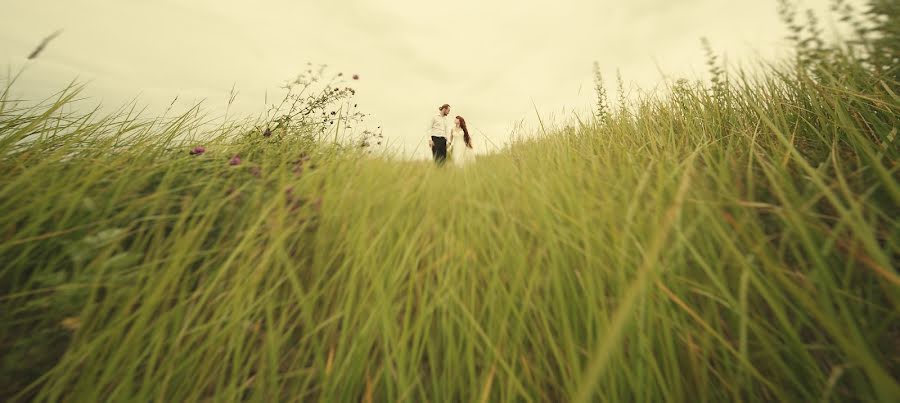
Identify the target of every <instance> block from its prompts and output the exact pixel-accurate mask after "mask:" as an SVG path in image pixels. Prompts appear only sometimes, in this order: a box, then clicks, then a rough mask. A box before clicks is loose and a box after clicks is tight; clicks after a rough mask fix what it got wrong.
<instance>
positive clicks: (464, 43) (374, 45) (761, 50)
mask: <svg viewBox="0 0 900 403" xmlns="http://www.w3.org/2000/svg"><path fill="white" fill-rule="evenodd" d="M828 3H829V2H828V0H805V1H803V2H802V3H801V4H802V6H803V7H809V8H813V9H815V10H820V11H821V12H822V13H823V14H821V15H823V16H824V15H826V14H825V11H824V10H826V9H827V6H828ZM0 9H2V10H3V13H2V14H0V66H2V67H6V68H7V69H8V71H13V72H15V71H17V70H18V69H20V68H23V67H24V69H25V70H24V73H23V74H22V76H21V78H20V79H19V81H18V82H17V84H16V86H15V88H14V91H15V92H16V94H18V95H19V96H20V97H23V98H26V99H38V98H41V97H44V96H47V95H49V94H51V93H53V92H55V91H58V90H60V89H61V88H62V87H63V86H64V85H65V84H66V83H68V82H70V81H71V80H73V79H78V80H79V81H81V82H86V83H88V86H87V89H86V90H85V93H84V95H86V96H88V97H90V99H91V100H93V101H95V102H102V104H103V105H104V106H105V107H115V106H119V105H121V104H123V103H125V102H128V101H130V100H133V99H135V97H137V99H138V103H139V104H141V105H144V106H147V107H148V113H153V112H154V111H161V110H162V109H163V108H164V107H166V106H168V105H169V104H170V103H171V101H172V100H173V99H174V98H175V97H176V96H178V99H179V101H178V104H177V106H179V107H183V108H187V107H189V106H192V105H193V104H194V103H196V102H198V101H201V100H203V102H204V105H205V107H206V109H207V110H211V111H213V112H216V111H224V109H225V107H226V105H227V104H228V100H229V94H230V91H231V89H232V87H234V88H236V89H237V90H238V91H239V95H238V98H237V100H236V102H235V103H234V104H233V105H232V106H231V109H230V112H231V113H233V114H234V113H237V114H246V115H253V114H258V113H259V112H261V111H263V110H264V108H265V105H266V100H267V99H268V101H269V103H272V102H274V99H275V98H277V96H278V95H283V93H282V92H280V91H281V90H279V89H278V87H279V86H280V85H281V84H282V83H283V82H285V81H286V80H290V79H293V78H294V77H295V76H296V75H297V74H298V73H300V72H302V71H304V70H306V68H307V63H308V62H312V63H315V64H328V65H329V70H330V71H332V72H344V73H345V74H347V75H352V74H359V76H360V80H359V81H357V82H353V86H354V87H355V88H356V89H357V95H356V99H355V100H354V102H356V103H358V104H359V108H360V109H361V110H362V111H364V112H366V113H369V114H370V116H369V117H368V118H367V121H366V125H368V127H370V128H374V127H376V126H381V127H382V128H383V132H384V134H385V137H387V138H388V140H389V142H390V143H391V144H393V145H394V146H395V147H399V148H400V149H403V150H405V151H404V152H405V155H408V156H412V157H417V158H418V157H427V156H428V155H429V151H427V144H426V140H425V139H426V136H425V133H426V127H427V126H428V123H429V121H430V117H431V116H432V115H434V114H436V113H437V108H438V106H440V105H441V104H443V103H449V104H451V105H452V110H451V115H452V116H455V115H462V116H464V117H465V118H466V120H467V121H468V123H469V128H470V131H471V132H472V135H473V138H474V141H475V147H476V150H477V151H478V152H489V151H491V150H493V149H495V148H496V146H502V145H503V144H504V143H505V142H506V141H508V140H509V138H510V136H511V134H512V133H513V132H514V129H515V128H516V127H521V126H522V125H524V126H525V127H526V128H533V127H534V124H535V123H534V122H536V116H537V114H540V115H541V116H542V117H544V118H545V119H551V120H553V119H558V120H561V121H562V120H565V119H566V117H568V116H571V115H572V113H586V112H585V111H588V110H589V108H590V106H591V105H592V104H593V103H594V99H595V98H594V92H593V63H594V62H595V61H596V62H598V63H599V66H600V70H601V73H602V74H603V75H604V76H605V78H606V84H607V88H608V89H609V91H610V93H611V95H612V96H615V90H614V89H615V81H614V80H615V76H616V72H617V71H620V72H621V74H622V77H623V79H624V81H625V83H626V93H628V95H629V96H633V95H634V94H636V93H637V90H636V89H637V88H642V89H644V90H650V89H652V88H654V87H655V86H658V85H659V84H660V83H661V82H662V80H664V79H673V78H678V77H687V78H702V77H703V75H704V74H705V71H706V67H705V65H704V62H705V55H704V52H703V48H702V47H701V45H700V38H702V37H706V38H709V40H710V42H711V44H712V47H713V48H714V49H715V50H716V51H717V52H718V53H720V54H724V55H725V56H726V57H727V59H728V61H729V62H730V63H735V64H737V63H750V62H753V61H755V60H757V59H758V58H760V57H763V58H768V59H772V58H774V57H778V56H781V55H784V54H785V53H786V52H787V51H788V50H789V48H788V44H787V42H786V41H785V40H784V39H783V38H784V36H785V29H784V27H783V25H782V24H781V23H780V22H779V20H778V16H777V13H776V10H777V0H628V1H612V0H556V1H544V0H520V1H508V0H455V1H431V0H382V1H362V0H328V1H326V0H317V1H299V0H295V1H287V0H258V1H252V2H251V1H235V0H192V1H190V2H186V1H175V0H53V1H50V0H29V1H20V0H0ZM827 21H828V19H827V18H826V22H827ZM58 29H63V33H62V34H61V35H60V36H59V37H58V38H56V39H55V40H54V41H52V42H51V43H50V44H49V46H48V47H47V48H46V50H45V51H44V52H43V53H42V54H41V55H40V57H38V58H37V59H35V60H31V61H28V60H26V57H27V56H28V54H29V53H31V51H32V50H33V49H34V48H35V46H36V45H37V44H38V43H40V41H41V40H42V39H43V38H44V37H46V36H47V35H49V34H50V33H52V32H54V31H56V30H58ZM3 65H5V66H3ZM267 96H268V98H266V97H267ZM526 130H527V129H526Z"/></svg>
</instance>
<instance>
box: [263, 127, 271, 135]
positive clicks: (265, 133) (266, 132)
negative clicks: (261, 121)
mask: <svg viewBox="0 0 900 403" xmlns="http://www.w3.org/2000/svg"><path fill="white" fill-rule="evenodd" d="M271 135H272V129H269V128H268V127H267V128H266V131H264V132H263V137H269V136H271Z"/></svg>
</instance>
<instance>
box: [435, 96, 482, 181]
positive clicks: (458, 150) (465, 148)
mask: <svg viewBox="0 0 900 403" xmlns="http://www.w3.org/2000/svg"><path fill="white" fill-rule="evenodd" d="M448 115H450V105H448V104H444V105H441V107H440V108H439V109H438V114H437V115H435V116H433V117H432V118H431V127H430V128H429V129H428V135H429V136H431V138H430V139H429V140H428V144H429V145H430V146H431V154H432V155H434V162H436V163H437V164H438V165H444V162H445V161H446V160H447V151H448V149H449V151H450V158H451V159H452V160H453V164H454V165H456V166H458V167H463V166H466V165H468V164H470V163H472V162H475V150H474V149H473V148H472V137H471V136H469V129H468V128H467V127H466V120H465V119H463V118H462V116H457V117H456V119H455V120H454V127H453V128H452V129H451V128H450V126H449V124H448V123H447V116H448ZM448 129H449V130H448Z"/></svg>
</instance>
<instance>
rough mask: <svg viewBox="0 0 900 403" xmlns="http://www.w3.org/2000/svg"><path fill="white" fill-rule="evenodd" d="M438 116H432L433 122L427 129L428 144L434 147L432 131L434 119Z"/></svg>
mask: <svg viewBox="0 0 900 403" xmlns="http://www.w3.org/2000/svg"><path fill="white" fill-rule="evenodd" d="M436 118H437V117H436V116H432V117H431V124H429V125H428V130H426V131H425V137H427V138H428V146H429V147H431V148H434V140H432V139H431V131H432V130H434V122H435V121H434V120H435V119H436Z"/></svg>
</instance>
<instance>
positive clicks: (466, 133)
mask: <svg viewBox="0 0 900 403" xmlns="http://www.w3.org/2000/svg"><path fill="white" fill-rule="evenodd" d="M456 118H457V119H459V128H460V129H462V131H463V140H465V141H466V147H469V148H472V137H471V136H469V128H467V127H466V120H465V119H463V117H462V116H457V117H456Z"/></svg>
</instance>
